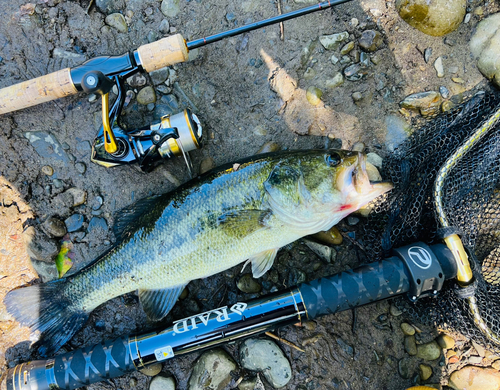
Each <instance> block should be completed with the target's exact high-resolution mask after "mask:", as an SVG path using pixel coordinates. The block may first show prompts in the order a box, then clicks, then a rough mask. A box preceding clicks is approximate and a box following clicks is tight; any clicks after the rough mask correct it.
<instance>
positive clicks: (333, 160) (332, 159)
mask: <svg viewBox="0 0 500 390" xmlns="http://www.w3.org/2000/svg"><path fill="white" fill-rule="evenodd" d="M326 162H327V163H328V165H330V166H331V167H336V166H337V165H339V164H340V163H341V162H342V157H340V154H338V153H337V152H333V153H332V154H330V155H329V156H328V157H327V158H326Z"/></svg>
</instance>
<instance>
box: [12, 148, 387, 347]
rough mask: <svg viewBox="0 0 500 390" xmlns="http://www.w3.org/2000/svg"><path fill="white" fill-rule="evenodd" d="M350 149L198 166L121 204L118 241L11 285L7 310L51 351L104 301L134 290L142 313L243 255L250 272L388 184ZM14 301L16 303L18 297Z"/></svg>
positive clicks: (163, 305)
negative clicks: (62, 269)
mask: <svg viewBox="0 0 500 390" xmlns="http://www.w3.org/2000/svg"><path fill="white" fill-rule="evenodd" d="M365 163H366V157H365V156H364V155H363V154H361V153H358V152H346V151H332V150H309V151H292V152H282V153H278V154H268V155H262V156H258V157H255V158H253V159H251V160H249V161H242V162H241V163H240V164H238V165H236V166H237V169H233V165H230V166H227V167H223V168H222V169H220V170H219V171H214V172H211V173H207V174H205V175H204V176H202V177H200V178H198V179H195V180H193V181H191V182H189V183H187V184H186V185H184V186H182V187H181V188H179V189H178V190H177V191H174V192H172V193H169V194H164V195H160V196H155V197H151V198H146V199H145V200H142V201H139V202H138V203H136V204H134V205H132V206H130V207H128V208H126V209H124V210H123V211H122V213H121V215H120V216H118V218H117V221H116V226H117V228H118V229H117V231H116V235H117V244H116V246H115V247H114V248H113V249H111V250H110V251H109V252H107V253H105V254H104V255H102V256H101V257H100V258H98V259H97V260H96V261H94V262H93V263H91V264H90V265H89V266H87V267H85V268H84V269H82V270H80V271H79V272H78V273H76V274H74V275H71V276H68V277H67V278H65V279H60V280H58V281H54V282H51V283H47V284H40V285H35V286H32V287H28V288H21V289H18V290H14V291H11V292H10V293H9V294H7V296H6V298H5V304H6V306H7V309H8V311H9V312H10V313H11V314H13V315H14V316H15V317H16V319H17V320H19V321H20V322H21V323H22V324H25V325H28V326H30V327H31V329H32V330H39V331H40V332H41V337H40V340H39V343H40V345H41V346H40V348H39V352H40V353H41V354H46V353H49V352H54V351H55V350H57V349H58V348H59V347H61V346H62V345H63V344H64V343H65V342H66V341H67V340H68V339H69V338H71V336H72V335H73V334H74V333H75V332H76V331H77V330H78V329H79V328H80V327H81V326H83V324H84V323H85V321H86V320H87V318H88V315H89V313H90V312H91V311H92V310H94V309H95V308H96V307H98V306H99V305H101V304H103V303H104V302H106V301H108V300H110V299H112V298H114V297H117V296H119V295H122V294H125V293H127V292H131V291H135V290H139V299H140V301H141V303H142V305H143V308H144V310H145V311H146V314H148V316H149V317H150V318H152V319H153V320H159V319H161V318H163V317H164V316H165V315H167V313H168V311H169V310H170V309H171V308H172V306H173V305H174V304H175V301H176V300H177V298H178V296H179V295H180V293H181V292H182V289H183V288H184V286H185V285H186V284H187V283H188V282H189V281H191V280H194V279H199V278H204V277H208V276H210V275H213V274H215V273H218V272H221V271H224V270H226V269H228V268H231V267H234V266H235V265H237V264H239V263H241V262H243V261H245V260H247V259H249V261H250V262H251V268H252V272H253V275H254V277H260V276H262V275H263V274H264V273H265V272H266V271H267V270H268V269H269V268H270V267H271V266H272V264H273V261H274V258H275V256H276V252H277V250H278V249H279V248H280V247H282V246H285V245H287V244H289V243H291V242H293V241H295V240H297V239H299V238H300V237H303V236H305V235H309V234H313V233H316V232H318V231H321V230H326V229H329V228H330V227H331V226H333V225H334V224H336V223H337V222H338V221H339V220H340V219H342V218H343V217H345V216H346V215H348V214H350V213H351V212H353V211H355V210H357V209H358V208H360V207H363V206H364V205H366V204H367V203H369V202H370V201H371V200H373V199H374V198H375V197H377V196H378V195H380V194H382V193H384V192H386V191H388V190H389V189H390V188H391V185H389V184H388V183H380V184H374V185H371V184H370V183H369V180H368V177H367V174H366V171H365ZM18 302H23V303H21V304H18Z"/></svg>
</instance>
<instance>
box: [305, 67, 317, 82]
mask: <svg viewBox="0 0 500 390" xmlns="http://www.w3.org/2000/svg"><path fill="white" fill-rule="evenodd" d="M303 77H304V80H312V79H313V78H315V77H316V71H315V70H314V69H313V68H307V69H306V71H305V72H304V76H303Z"/></svg>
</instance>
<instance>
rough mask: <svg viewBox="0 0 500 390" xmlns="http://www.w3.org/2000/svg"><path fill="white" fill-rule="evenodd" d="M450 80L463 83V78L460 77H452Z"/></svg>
mask: <svg viewBox="0 0 500 390" xmlns="http://www.w3.org/2000/svg"><path fill="white" fill-rule="evenodd" d="M451 80H452V81H453V82H454V83H457V84H465V80H464V79H463V78H461V77H452V78H451Z"/></svg>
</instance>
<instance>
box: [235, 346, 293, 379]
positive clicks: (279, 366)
mask: <svg viewBox="0 0 500 390" xmlns="http://www.w3.org/2000/svg"><path fill="white" fill-rule="evenodd" d="M240 361H241V365H242V366H243V367H244V368H246V369H247V370H252V371H259V372H262V375H264V377H265V378H266V380H267V381H268V382H269V383H270V384H271V386H273V387H275V388H279V387H283V386H285V385H286V384H287V383H288V382H289V381H290V379H292V368H291V367H290V363H289V362H288V360H287V358H286V357H285V355H284V354H283V352H282V351H281V349H280V348H279V347H278V346H277V345H276V343H274V342H272V341H271V340H260V339H248V340H246V341H245V342H244V343H243V345H242V346H241V348H240Z"/></svg>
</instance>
